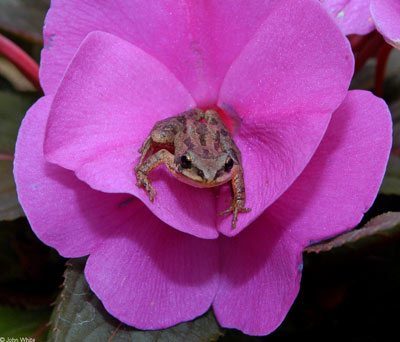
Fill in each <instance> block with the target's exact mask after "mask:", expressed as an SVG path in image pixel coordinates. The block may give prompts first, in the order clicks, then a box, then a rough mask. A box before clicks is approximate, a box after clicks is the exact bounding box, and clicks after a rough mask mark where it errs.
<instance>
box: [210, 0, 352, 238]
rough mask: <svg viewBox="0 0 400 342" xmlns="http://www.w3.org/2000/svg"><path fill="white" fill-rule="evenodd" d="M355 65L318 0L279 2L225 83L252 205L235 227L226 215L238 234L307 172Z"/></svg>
mask: <svg viewBox="0 0 400 342" xmlns="http://www.w3.org/2000/svg"><path fill="white" fill-rule="evenodd" d="M282 18H285V20H283V19H282ZM326 37H329V39H326ZM299 42H301V43H299ZM352 72H353V57H352V53H351V50H350V48H349V44H348V42H347V41H346V40H345V39H344V38H343V35H342V34H341V33H340V31H339V30H338V28H337V27H336V25H334V24H333V23H332V22H331V21H330V20H329V18H328V17H327V15H326V13H325V12H324V11H323V10H321V8H320V6H319V4H318V3H315V2H312V1H311V2H308V1H290V2H279V4H277V5H276V6H275V7H274V11H272V12H271V13H270V15H269V17H268V18H267V20H266V21H265V22H264V23H263V24H262V26H261V27H260V29H259V30H258V32H257V34H256V36H255V37H254V38H253V39H252V40H251V41H250V42H249V44H248V45H247V46H246V47H245V48H244V50H243V51H242V53H241V54H240V56H239V57H238V58H237V59H236V61H235V62H234V63H233V65H232V66H231V68H230V69H229V71H228V74H227V75H226V78H225V80H224V83H223V85H222V88H221V93H220V99H219V105H220V106H221V107H222V108H225V109H226V110H228V111H229V110H233V111H236V112H237V113H238V115H239V116H240V117H241V118H242V119H243V121H242V124H241V126H240V128H239V129H238V132H237V134H236V136H235V141H236V143H237V145H238V147H239V148H240V150H241V152H242V157H243V166H244V175H245V185H246V193H247V201H246V206H247V207H250V208H251V209H252V211H251V212H250V213H247V214H241V215H239V220H238V225H237V228H236V229H234V230H232V229H231V227H230V218H229V217H227V216H225V217H223V219H222V221H220V222H219V228H218V230H219V231H220V232H222V233H223V234H225V235H228V236H232V235H235V234H237V233H239V232H240V231H241V230H242V229H243V228H244V227H246V225H248V224H249V223H250V222H252V221H253V220H254V219H256V218H257V217H258V216H259V215H260V214H261V213H262V212H263V211H264V209H265V208H266V207H267V206H268V205H270V204H271V203H273V202H274V201H275V200H276V199H277V198H278V197H279V196H280V195H281V194H282V192H283V191H285V190H286V189H287V188H288V187H289V186H290V184H291V183H292V182H293V181H294V180H295V179H296V177H297V176H298V175H299V174H300V173H301V171H302V170H303V169H304V167H305V166H306V164H307V163H308V161H309V160H310V158H311V156H312V155H313V153H314V151H315V150H316V148H317V146H318V144H319V142H320V141H321V138H322V136H323V134H324V132H325V129H326V127H327V125H328V122H329V120H330V117H331V114H332V113H333V111H334V110H335V109H336V108H337V107H338V106H339V104H340V103H341V101H342V100H343V98H344V96H345V95H346V92H347V88H348V85H349V82H350V79H351V76H352ZM226 197H229V193H228V192H226V193H224V194H223V195H221V196H220V201H219V205H218V207H219V209H223V208H225V207H226V205H227V204H226V203H225V198H226Z"/></svg>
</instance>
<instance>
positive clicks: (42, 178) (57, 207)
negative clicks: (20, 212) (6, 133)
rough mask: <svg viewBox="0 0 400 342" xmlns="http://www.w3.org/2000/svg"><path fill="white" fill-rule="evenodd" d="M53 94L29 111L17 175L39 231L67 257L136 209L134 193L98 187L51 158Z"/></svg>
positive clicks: (93, 242)
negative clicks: (46, 145)
mask: <svg viewBox="0 0 400 342" xmlns="http://www.w3.org/2000/svg"><path fill="white" fill-rule="evenodd" d="M51 101H52V97H51V96H47V97H44V98H41V99H40V100H39V101H38V102H36V104H34V105H33V106H32V108H31V109H30V110H29V111H28V113H27V114H26V116H25V119H24V120H23V122H22V126H21V128H20V131H19V134H18V140H17V145H16V152H15V162H14V175H15V181H16V184H17V191H18V198H19V201H20V203H21V205H22V207H23V209H24V211H25V214H26V216H27V217H28V220H29V222H30V224H31V227H32V229H33V231H34V232H35V234H36V235H37V236H38V237H39V238H40V239H41V240H42V241H43V242H44V243H46V244H47V245H49V246H52V247H54V248H55V249H57V251H58V252H59V253H60V254H61V255H63V256H64V257H79V256H83V255H86V254H88V253H90V252H91V251H92V250H93V248H95V247H97V246H98V244H99V243H100V242H101V241H102V240H103V239H104V238H105V237H107V236H108V235H109V234H110V233H112V232H113V230H114V229H115V228H116V227H118V226H119V225H120V224H121V223H122V222H124V221H125V220H127V219H128V218H129V217H130V216H131V215H132V212H131V210H130V208H129V206H123V204H124V203H125V202H126V200H129V198H132V197H131V196H129V195H122V194H119V195H110V194H104V193H101V192H98V191H94V190H92V189H91V188H90V187H89V186H87V185H86V184H85V183H83V182H81V181H79V180H78V179H77V178H76V176H75V175H74V174H73V173H72V172H71V171H68V170H65V169H63V168H61V167H59V166H57V165H52V164H50V163H48V162H46V161H45V159H44V157H43V148H42V146H43V140H44V134H45V127H46V121H47V114H48V112H49V109H50V105H51Z"/></svg>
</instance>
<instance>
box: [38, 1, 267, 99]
mask: <svg viewBox="0 0 400 342" xmlns="http://www.w3.org/2000/svg"><path fill="white" fill-rule="evenodd" d="M271 2H272V1H271V0H253V1H237V0H225V1H220V0H212V1H207V2H204V1H182V0H179V1H177V0H168V1H165V0H152V1H141V0H130V1H124V0H113V1H106V0H86V1H81V0H68V1H66V0H55V1H52V3H51V9H50V11H49V13H48V15H47V17H46V23H45V28H44V37H45V48H44V50H43V53H42V67H41V81H42V85H43V87H44V89H45V91H46V93H54V92H55V91H56V89H57V86H58V84H59V82H60V80H61V78H62V75H63V73H64V71H65V69H66V67H67V65H68V63H69V61H70V60H71V59H72V57H73V55H74V53H75V51H76V49H77V48H78V46H79V45H80V43H81V41H82V40H83V39H84V38H85V36H86V35H87V34H88V33H90V32H91V31H94V30H100V31H105V32H109V33H112V34H115V35H117V36H118V37H120V38H122V39H125V40H127V41H129V42H131V43H133V44H134V45H137V46H138V47H140V48H141V49H143V50H144V51H146V52H147V53H149V54H150V55H152V56H154V57H156V58H157V59H158V60H159V61H161V62H162V63H163V64H165V65H166V66H167V67H168V68H169V69H170V70H171V71H172V72H173V73H174V74H175V75H176V77H177V78H178V79H179V80H180V81H181V82H182V83H183V84H184V85H185V87H186V88H187V89H188V90H189V91H190V93H191V94H192V96H193V97H194V98H195V100H196V102H197V104H198V105H199V106H202V107H207V106H210V105H215V102H216V100H217V94H218V89H219V88H220V85H221V82H222V80H223V78H224V75H225V73H226V71H227V69H228V68H229V66H230V64H231V63H232V61H233V60H234V59H235V57H236V56H237V54H238V53H239V52H240V50H241V49H242V47H243V46H244V44H246V43H247V41H248V40H249V39H250V38H251V37H252V35H254V32H255V31H256V30H257V28H258V26H259V25H260V23H261V22H262V21H263V20H264V18H265V17H266V16H267V15H268V11H269V9H270V3H271Z"/></svg>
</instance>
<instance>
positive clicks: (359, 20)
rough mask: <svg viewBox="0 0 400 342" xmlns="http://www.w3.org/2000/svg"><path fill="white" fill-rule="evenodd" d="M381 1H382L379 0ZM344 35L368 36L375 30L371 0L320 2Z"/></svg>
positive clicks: (325, 0) (328, 0) (331, 0)
mask: <svg viewBox="0 0 400 342" xmlns="http://www.w3.org/2000/svg"><path fill="white" fill-rule="evenodd" d="M378 1H380V0H378ZM320 2H321V4H322V6H324V7H325V9H326V10H327V11H328V13H329V14H330V15H331V17H332V18H333V20H335V22H336V24H337V25H338V26H339V27H340V29H341V30H342V32H343V34H345V35H349V34H367V33H370V32H371V31H373V30H374V29H375V25H374V22H373V21H372V18H371V13H370V10H369V3H370V0H320Z"/></svg>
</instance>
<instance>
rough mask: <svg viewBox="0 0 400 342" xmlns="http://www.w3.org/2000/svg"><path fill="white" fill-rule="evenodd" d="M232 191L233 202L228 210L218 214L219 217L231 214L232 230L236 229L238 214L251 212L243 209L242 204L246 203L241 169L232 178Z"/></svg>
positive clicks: (248, 209)
mask: <svg viewBox="0 0 400 342" xmlns="http://www.w3.org/2000/svg"><path fill="white" fill-rule="evenodd" d="M232 190H233V200H232V201H231V206H230V207H229V208H228V209H226V210H224V211H222V212H220V213H219V214H218V215H219V216H221V215H225V214H228V213H232V214H233V219H232V229H234V228H236V221H237V216H238V214H239V213H248V212H249V211H250V210H251V209H250V208H244V204H245V202H246V192H245V188H244V179H243V171H242V170H241V169H240V170H239V171H238V172H237V173H236V174H234V175H233V176H232Z"/></svg>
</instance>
